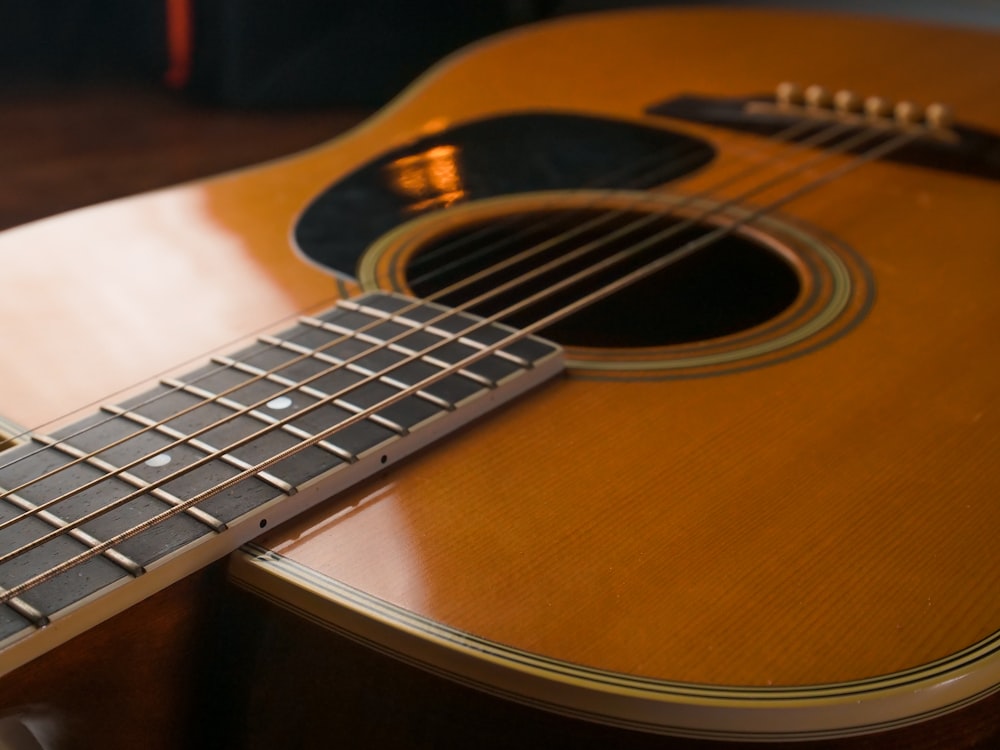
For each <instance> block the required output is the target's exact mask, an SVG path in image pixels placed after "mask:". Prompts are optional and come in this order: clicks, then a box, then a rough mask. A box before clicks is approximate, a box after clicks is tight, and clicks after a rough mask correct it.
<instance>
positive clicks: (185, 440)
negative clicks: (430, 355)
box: [0, 123, 870, 530]
mask: <svg viewBox="0 0 1000 750" xmlns="http://www.w3.org/2000/svg"><path fill="white" fill-rule="evenodd" d="M811 125H812V126H813V127H815V123H811ZM821 127H822V126H821ZM844 127H846V126H844V125H843V124H842V123H837V124H836V125H835V126H834V127H833V128H828V129H827V130H826V131H821V132H820V133H818V134H816V135H818V136H824V135H825V137H821V138H816V137H813V138H810V139H807V140H806V141H803V142H798V143H796V144H795V148H794V149H792V150H793V151H794V152H795V153H798V152H800V151H803V150H804V149H805V148H807V147H809V146H813V145H818V144H821V143H823V142H825V141H827V140H829V139H830V138H831V137H834V136H836V135H838V134H839V133H840V132H841V131H842V130H843V129H844ZM808 129H809V128H805V130H808ZM798 130H799V127H798V126H794V127H793V128H789V129H788V132H787V135H789V136H792V135H794V134H796V132H797V131H798ZM863 135H865V137H870V134H863ZM851 145H852V144H851V143H847V144H841V147H842V148H848V147H850V146H851ZM831 153H832V152H831ZM828 156H829V154H821V155H820V156H819V157H818V158H819V159H820V160H822V159H825V158H828ZM785 157H787V154H786V153H782V154H779V155H778V156H776V157H774V158H772V159H771V160H770V161H772V162H774V161H778V162H780V161H781V160H783V159H784V160H785V161H787V158H785ZM802 168H804V167H803V165H800V167H799V170H801V169H802ZM758 170H759V165H758V166H756V167H750V168H748V169H746V170H743V171H742V172H740V173H738V174H737V175H734V176H733V177H732V178H729V179H725V180H722V181H720V182H719V183H717V184H716V185H713V186H711V187H710V188H708V189H706V190H704V191H701V192H699V193H695V194H694V195H692V196H689V197H688V201H694V200H696V199H698V198H700V197H703V196H704V195H706V194H710V193H711V192H712V191H714V190H716V189H719V188H721V187H723V186H726V185H727V184H729V183H731V182H733V181H734V180H736V179H741V178H743V177H745V176H747V174H748V173H752V172H755V171H758ZM772 182H773V181H772ZM769 184H770V183H769ZM748 194H749V193H745V194H743V195H741V196H737V198H735V199H732V201H731V202H732V203H736V202H738V201H740V200H742V199H744V198H746V197H747V195H748ZM682 205H683V204H682ZM707 213H711V212H706V214H707ZM690 223H695V222H694V221H692V222H690ZM681 229H683V227H681ZM678 231H679V230H678ZM672 234H673V233H668V235H670V236H672ZM668 235H664V236H668ZM542 247H544V243H543V245H542V246H536V247H535V248H534V250H536V251H540V250H541V249H542ZM592 249H594V245H593V244H592V245H590V246H587V247H586V248H585V250H586V251H589V250H592ZM531 252H532V248H529V249H528V251H526V253H527V254H531ZM579 254H580V253H577V254H576V255H577V256H578V255H579ZM498 265H499V266H502V265H504V264H498ZM487 270H490V269H487ZM534 270H535V271H537V270H538V269H534ZM529 278H530V276H529ZM515 281H516V280H515ZM461 285H462V282H459V283H458V284H456V285H453V286H452V287H449V288H448V289H444V290H440V291H439V292H438V293H436V294H435V295H431V296H430V297H428V299H429V300H431V301H433V300H435V299H437V298H439V297H440V296H442V295H444V294H447V293H450V292H451V291H453V290H454V289H455V288H460V287H461ZM509 286H511V284H510V283H509V284H507V285H506V287H505V288H507V287H509ZM480 301H482V299H481V298H479V299H477V300H474V301H470V302H466V303H464V304H462V305H460V306H458V307H453V308H452V309H451V310H449V311H448V312H446V313H442V315H440V316H438V317H437V318H432V319H431V320H429V321H426V322H425V323H423V324H422V325H421V326H419V327H418V330H422V329H426V328H428V327H430V326H433V325H434V324H435V323H437V322H439V321H440V320H441V319H443V318H445V317H447V316H449V315H451V314H453V313H454V312H461V311H464V310H466V309H467V308H468V307H470V306H471V305H472V304H475V303H478V302H480ZM419 305H420V302H415V303H414V305H411V306H409V307H404V308H402V309H401V310H397V311H395V312H394V313H393V315H392V316H390V317H393V318H396V317H399V316H401V315H402V314H403V313H405V312H407V311H409V310H412V309H414V307H418V306H419ZM378 324H379V322H378V321H373V322H372V323H371V324H369V325H367V326H363V327H362V328H360V329H359V330H358V331H356V332H354V334H353V335H356V334H357V333H361V332H363V331H365V330H370V329H371V328H373V327H375V326H377V325H378ZM409 333H410V332H406V333H403V334H400V335H398V336H396V337H394V338H390V339H389V340H387V341H384V342H382V345H383V346H388V345H391V344H393V343H396V342H398V341H399V340H401V339H403V338H405V337H406V336H407V335H409ZM348 338H351V336H343V337H341V338H339V339H336V340H334V341H331V342H328V344H326V345H324V346H323V347H321V348H320V349H317V350H316V352H322V351H323V350H325V349H328V348H330V347H332V346H335V345H336V344H338V343H342V342H343V341H345V340H347V339H348ZM371 353H372V351H367V350H366V351H363V352H360V353H359V354H358V355H356V356H354V357H350V358H348V359H347V360H344V361H343V362H341V363H340V364H339V365H337V366H335V367H333V368H330V369H328V370H326V371H322V372H318V373H315V374H314V375H312V376H310V377H309V378H306V379H305V380H303V381H301V382H298V383H296V384H294V385H292V386H288V387H286V388H284V389H282V390H279V391H277V392H275V393H272V394H270V395H269V396H268V397H267V398H265V399H261V400H259V401H257V402H255V403H253V404H251V405H249V406H245V407H244V408H242V409H239V410H234V411H232V412H231V413H228V414H227V415H226V416H225V417H224V418H222V419H220V420H218V421H216V422H214V423H211V424H208V425H204V426H203V427H201V428H199V429H197V430H195V431H194V432H193V433H189V434H186V435H184V436H183V437H181V438H177V439H176V440H174V441H173V442H172V443H169V444H168V445H166V446H163V447H162V448H161V449H160V451H159V452H161V453H162V452H166V451H168V450H170V449H172V448H174V447H176V446H177V445H182V444H190V441H192V440H194V439H195V438H198V437H200V436H201V435H203V434H205V433H207V432H210V431H211V430H213V429H216V428H217V427H219V426H221V425H222V424H224V423H226V422H229V421H232V420H233V419H236V418H237V417H240V416H245V415H247V414H248V413H250V412H252V411H253V410H255V409H257V408H259V407H261V406H263V405H265V404H266V403H268V402H269V401H270V399H273V398H275V397H277V396H281V395H287V394H288V393H294V392H295V391H296V390H299V389H301V387H302V386H304V385H308V384H309V383H311V382H313V381H315V380H317V379H319V378H322V377H324V376H325V375H327V374H329V372H331V371H332V370H334V369H337V368H343V367H344V366H346V365H349V364H352V363H354V362H356V361H357V360H359V359H362V358H364V357H365V356H368V355H370V354H371ZM312 356H314V353H313V352H308V353H304V354H302V355H301V356H300V357H296V358H294V359H293V360H291V361H289V362H284V363H282V364H281V365H279V366H277V367H275V368H272V369H271V370H269V371H267V372H265V373H261V374H260V375H258V376H256V377H253V378H251V379H249V380H246V381H242V382H241V383H239V384H237V385H234V386H232V387H231V388H229V389H226V390H224V391H222V392H221V393H218V394H215V395H213V396H212V397H211V398H206V399H204V400H203V401H201V402H196V403H193V404H191V405H190V406H189V407H186V408H185V409H183V410H181V411H179V412H176V413H172V414H171V415H170V417H168V418H167V419H165V420H161V421H159V422H156V423H154V424H152V425H148V426H145V427H144V428H143V429H140V430H138V431H137V432H134V433H129V434H128V435H126V436H123V437H122V438H120V439H119V440H117V441H114V442H112V443H110V444H107V445H104V446H102V447H101V448H100V449H98V450H97V451H93V452H91V453H85V454H83V455H80V456H77V457H75V458H74V459H73V460H71V461H70V462H68V463H65V464H62V465H60V466H58V467H55V468H54V469H52V470H50V471H49V472H47V473H46V474H44V475H42V476H40V477H35V478H33V479H31V480H29V481H28V482H25V483H23V484H22V485H19V486H17V487H14V488H12V489H10V490H7V491H6V493H4V494H0V499H2V498H3V497H4V496H5V494H14V493H16V492H19V491H20V490H22V489H23V488H25V487H27V486H30V485H31V484H34V483H37V482H38V481H41V480H42V479H43V478H46V477H47V476H51V475H54V474H58V473H60V472H61V471H63V470H65V469H66V468H68V467H69V466H72V465H75V464H77V463H81V462H84V461H87V460H88V459H92V458H94V457H95V456H96V455H97V454H98V453H101V452H104V451H107V450H109V449H111V448H113V447H115V446H117V445H120V444H122V443H124V442H127V441H128V440H131V439H132V438H134V437H135V436H137V435H140V434H142V433H144V432H146V431H148V430H152V429H156V428H157V427H162V426H163V425H164V424H165V423H166V422H167V421H170V420H174V419H177V418H178V417H179V416H182V415H183V414H186V413H188V412H190V411H193V410H194V409H197V408H199V407H201V406H203V405H205V404H208V403H218V402H219V400H220V399H222V398H224V397H225V396H226V395H228V394H231V393H232V392H234V391H236V390H239V389H240V388H243V387H245V386H246V385H248V384H249V383H251V382H257V381H258V380H259V379H262V378H266V377H267V376H268V375H271V374H274V373H275V372H277V371H278V370H281V369H285V368H287V367H288V366H290V364H292V363H294V362H298V361H301V360H303V359H305V358H309V357H312ZM214 372H217V371H214ZM210 374H211V373H210ZM377 375H378V377H379V378H381V377H383V376H384V373H383V372H379V373H377ZM195 382H196V381H195ZM365 382H366V381H365ZM359 385H360V384H359V383H355V384H353V385H352V387H351V388H348V389H344V390H343V391H340V392H338V393H336V394H333V395H331V396H329V397H328V399H327V400H326V402H329V401H334V402H335V401H336V400H337V399H339V398H340V397H341V396H343V395H345V394H347V393H349V392H350V391H351V390H353V389H356V388H357V387H359ZM180 387H181V386H178V388H180ZM320 405H322V404H315V405H314V406H315V407H317V408H318V407H319V406H320ZM133 408H135V407H133ZM302 413H303V412H301V411H300V412H297V415H301V414H302ZM115 416H118V415H112V416H111V417H109V418H108V420H105V421H110V420H112V419H114V418H115ZM280 426H281V425H275V426H274V427H275V428H280ZM67 439H69V438H62V439H61V440H60V441H59V442H62V443H65V441H66V440H67ZM53 447H54V446H52V445H45V446H43V447H42V448H40V449H39V451H41V450H44V449H46V448H53ZM235 447H238V446H235V445H233V444H229V445H228V446H225V449H228V450H232V449H233V448H235ZM225 449H224V450H225ZM148 458H150V456H149V455H144V456H140V457H138V458H136V459H134V460H132V461H130V462H128V463H125V464H123V465H121V466H118V467H116V468H115V469H114V470H113V471H111V472H106V473H104V474H102V475H100V476H97V477H95V478H94V479H92V480H90V481H89V482H87V483H85V484H83V485H81V486H78V487H76V488H74V489H73V490H70V491H67V492H65V493H63V494H62V495H60V496H57V497H55V498H50V499H49V500H48V501H45V502H44V503H42V504H41V505H39V506H37V507H36V508H34V509H32V510H31V511H29V512H26V513H23V514H20V515H18V516H15V517H13V518H11V519H8V520H7V521H4V522H2V523H0V530H3V529H5V528H7V527H8V526H11V525H14V524H15V523H17V522H18V521H19V520H21V519H22V518H23V517H27V516H30V515H33V514H35V513H40V512H42V511H45V510H47V509H48V508H51V507H53V506H54V505H56V504H58V503H60V502H63V501H64V500H66V499H68V498H69V497H72V496H73V495H75V494H79V493H80V492H83V491H85V490H87V489H90V488H92V487H94V486H96V485H97V484H100V483H101V482H102V481H104V480H105V479H109V478H112V477H114V476H118V475H120V474H123V473H124V472H126V471H128V470H129V469H131V468H134V467H135V466H138V465H139V464H140V463H142V462H143V461H145V460H147V459H148ZM189 470H190V469H189ZM105 510H110V508H107V509H105Z"/></svg>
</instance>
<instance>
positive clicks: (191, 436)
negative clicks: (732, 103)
mask: <svg viewBox="0 0 1000 750" xmlns="http://www.w3.org/2000/svg"><path fill="white" fill-rule="evenodd" d="M850 145H851V144H842V147H843V148H847V147H849V146H850ZM820 158H826V155H821V157H820ZM814 161H815V160H814ZM738 200H740V198H737V199H735V200H734V202H735V201H738ZM418 304H419V303H418ZM461 309H463V308H456V310H461ZM398 312H399V311H397V314H398ZM449 314H451V312H449V313H446V314H445V315H449ZM432 322H433V321H432ZM432 322H431V323H427V324H425V325H430V324H432ZM397 338H398V337H397ZM391 342H392V339H390V341H389V342H384V344H388V343H391ZM370 353H371V352H370V351H365V352H362V353H360V355H358V357H354V358H352V359H350V360H347V362H345V363H342V364H341V365H339V367H343V366H344V364H346V363H349V362H351V361H352V360H354V359H357V358H359V357H360V356H365V355H368V354H370ZM287 366H288V365H287V363H284V364H283V365H282V366H281V367H279V368H275V370H277V369H282V368H284V367H287ZM331 369H336V368H331ZM323 374H324V373H317V374H316V375H315V376H314V377H312V378H309V379H307V380H306V381H304V382H303V383H299V384H297V385H295V386H291V387H289V388H287V389H285V390H284V391H281V392H280V393H289V392H293V391H295V390H296V389H298V388H301V386H302V385H306V384H308V383H309V382H311V381H312V380H314V379H316V378H318V377H321V376H322V375H323ZM377 375H378V376H382V375H384V373H381V372H380V373H377ZM362 382H367V381H362ZM245 385H246V383H245V382H244V383H241V384H240V385H238V386H234V388H233V389H230V390H235V389H238V388H240V387H244V386H245ZM359 385H360V383H355V384H353V386H352V387H351V388H348V389H345V390H343V391H341V392H339V393H337V394H333V395H332V396H330V397H328V398H327V399H325V400H324V402H329V401H331V400H335V399H337V398H339V397H340V396H342V395H344V394H346V393H348V392H350V390H352V389H354V388H357V387H359ZM275 395H279V394H271V396H270V398H273V397H274V396H275ZM219 398H221V394H217V395H216V396H215V397H213V398H211V399H206V401H205V402H204V403H208V402H212V401H217V400H218V399H219ZM266 401H267V400H266V399H265V400H262V401H259V402H257V403H256V404H254V405H252V406H249V407H246V408H244V409H242V410H239V411H237V412H234V413H231V414H228V415H227V417H226V418H224V419H222V420H219V421H218V422H216V423H214V424H210V425H207V426H205V427H203V428H202V429H200V430H198V431H196V432H194V433H192V434H189V435H186V436H185V437H184V438H181V439H178V440H176V441H175V442H174V443H172V444H171V445H170V446H168V447H173V446H174V445H177V444H182V443H188V442H189V441H190V440H193V439H194V438H196V437H198V436H199V435H201V434H204V433H205V432H207V431H209V430H211V429H214V428H215V427H217V426H218V425H219V424H221V423H223V422H226V421H229V420H231V419H234V418H236V417H237V416H240V415H242V414H246V413H247V412H249V411H252V410H253V409H255V408H256V407H258V406H260V405H262V404H264V403H266ZM198 405H199V404H195V405H193V407H196V406H198ZM320 405H321V404H314V405H313V406H314V407H318V406H320ZM302 413H303V412H302V411H300V412H297V413H296V416H300V415H301V414H302ZM177 416H178V415H177V414H174V415H172V416H171V417H170V419H176V417H177ZM161 424H162V423H161ZM280 426H281V425H274V426H273V427H272V428H270V429H274V428H277V427H280ZM262 432H263V431H262ZM135 434H138V433H132V434H131V435H129V436H128V437H127V438H126V439H128V438H131V437H133V436H134V435H135ZM109 447H110V446H103V447H102V448H101V449H100V450H99V451H98V452H101V451H105V450H108V448H109ZM235 447H238V446H236V445H232V444H231V445H229V446H227V448H228V449H229V450H232V449H233V448H235ZM166 449H167V448H162V449H161V452H162V451H163V450H166ZM221 452H224V451H220V453H221ZM94 455H96V454H91V455H90V456H89V457H91V458H92V457H93V456H94ZM148 457H149V456H143V457H140V458H139V459H137V460H135V461H133V462H130V463H128V464H125V465H124V466H121V467H118V468H117V469H116V470H115V471H114V472H110V473H107V474H106V475H103V476H100V477H97V478H95V479H94V480H93V481H91V482H89V483H87V484H85V485H83V486H81V487H77V488H75V489H74V490H72V491H70V492H67V493H64V495H61V496H59V497H56V498H53V499H51V500H50V501H48V502H46V503H45V504H43V505H41V506H38V507H37V508H36V509H35V512H40V511H43V510H45V509H47V508H49V507H51V506H53V505H55V504H57V503H59V502H62V501H63V500H65V499H67V498H68V497H70V496H72V495H74V494H77V493H79V492H82V491H84V490H85V489H89V488H90V487H92V486H95V485H96V484H99V483H100V482H101V481H103V480H104V479H107V478H110V477H112V476H117V475H118V474H120V473H123V472H124V471H127V470H128V469H129V468H132V467H134V466H136V465H138V464H139V463H141V462H142V461H143V460H145V459H147V458H148ZM84 458H87V456H84ZM64 467H65V465H64V466H63V467H60V468H64ZM191 468H192V467H188V468H187V471H190V470H191ZM34 481H38V480H37V479H36V480H34ZM164 481H167V480H164ZM25 486H26V485H25ZM146 489H150V488H146ZM10 492H13V490H11V491H10ZM123 502H124V499H123ZM110 509H111V507H107V508H104V509H101V511H100V512H101V513H103V512H107V511H108V510H110ZM27 515H31V514H30V513H27V514H23V516H27ZM21 518H22V516H17V517H15V518H12V519H9V520H8V521H7V522H4V523H3V524H0V529H3V528H6V527H7V526H8V525H12V524H14V523H16V522H17V521H19V520H21Z"/></svg>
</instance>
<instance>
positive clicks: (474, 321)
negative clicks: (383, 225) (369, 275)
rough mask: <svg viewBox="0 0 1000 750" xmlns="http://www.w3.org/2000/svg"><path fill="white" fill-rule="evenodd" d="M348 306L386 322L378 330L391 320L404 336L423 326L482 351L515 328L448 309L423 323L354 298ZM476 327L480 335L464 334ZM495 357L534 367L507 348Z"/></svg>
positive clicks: (476, 332)
mask: <svg viewBox="0 0 1000 750" xmlns="http://www.w3.org/2000/svg"><path fill="white" fill-rule="evenodd" d="M344 307H346V308H347V309H348V310H355V311H357V312H359V313H363V314H365V315H369V316H371V317H372V318H377V319H380V320H382V321H384V322H383V323H379V324H378V325H377V326H376V327H375V330H377V331H383V330H386V327H387V326H389V325H390V321H391V322H392V323H395V324H396V325H395V328H396V329H397V333H396V334H394V335H402V334H404V333H408V332H411V331H412V330H413V329H416V328H419V329H421V330H423V331H425V332H427V333H431V334H433V335H435V336H439V337H440V338H442V339H454V341H456V342H457V343H459V344H462V345H463V346H467V347H472V348H473V349H478V350H479V351H484V350H485V349H487V348H488V347H489V346H491V345H492V344H495V343H497V342H498V341H502V340H503V339H504V338H505V337H506V336H507V335H508V334H509V333H510V332H511V329H504V328H502V327H501V326H481V325H480V319H479V318H475V317H473V316H471V315H462V313H458V312H454V311H446V310H445V308H441V309H442V312H443V313H444V314H443V315H440V316H437V317H436V318H429V319H425V320H424V321H423V322H421V321H419V320H417V319H415V318H409V317H407V316H405V315H399V316H397V315H394V314H393V313H392V312H390V311H387V310H382V309H380V308H378V307H373V306H371V305H363V304H358V303H357V302H353V301H351V300H346V301H345V303H344ZM431 321H433V322H431ZM472 329H475V334H476V338H471V337H470V336H468V335H463V334H470V333H471V332H472ZM388 330H392V328H391V327H390V328H388ZM375 338H376V340H378V339H379V338H381V336H379V335H376V337H375ZM385 340H388V339H387V338H383V339H382V341H385ZM494 356H496V357H500V358H501V359H506V360H508V361H510V362H512V363H513V364H514V365H516V366H517V367H520V368H528V367H531V360H530V359H525V358H524V357H521V356H518V355H517V354H515V353H513V352H510V351H506V350H504V349H497V350H496V351H495V352H494Z"/></svg>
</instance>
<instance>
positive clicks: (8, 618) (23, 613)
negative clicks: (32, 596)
mask: <svg viewBox="0 0 1000 750" xmlns="http://www.w3.org/2000/svg"><path fill="white" fill-rule="evenodd" d="M6 593H7V590H6V589H5V588H3V587H2V586H0V596H2V595H4V594H6ZM6 605H7V607H9V609H6V608H4V609H0V638H2V637H3V636H4V635H7V634H8V633H14V632H17V631H18V630H20V629H21V626H20V624H19V621H18V620H17V618H16V617H13V616H12V615H19V616H20V617H22V618H24V619H25V620H27V621H28V622H29V623H31V624H32V625H34V626H35V627H36V628H44V627H45V626H46V625H48V624H49V618H48V616H46V615H44V614H42V613H41V612H39V611H38V609H36V608H35V607H32V606H31V605H30V604H28V603H27V602H26V601H24V599H22V598H21V597H19V596H12V597H10V598H9V599H8V600H7V602H6ZM11 624H13V625H14V627H10V625H11Z"/></svg>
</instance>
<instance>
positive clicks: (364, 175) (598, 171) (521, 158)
mask: <svg viewBox="0 0 1000 750" xmlns="http://www.w3.org/2000/svg"><path fill="white" fill-rule="evenodd" d="M714 154H715V151H714V149H713V148H712V147H711V146H710V145H709V144H708V143H707V142H705V141H701V140H698V139H695V138H690V137H688V136H685V135H681V134H678V133H674V132H670V131H667V130H663V129H659V128H654V127H647V126H643V125H638V124H635V123H632V122H626V121H621V120H610V119H601V118H595V117H589V116H582V115H573V114H555V113H522V114H510V115H504V116H501V117H493V118H489V119H484V120H476V121H472V122H466V123H462V124H459V125H456V126H454V127H451V128H448V129H446V130H443V131H441V132H439V133H435V134H434V135H431V136H427V137H424V138H420V139H419V140H416V141H414V142H412V143H410V144H408V145H406V146H403V147H400V148H396V149H393V150H392V151H388V152H386V153H385V154H382V155H381V156H379V157H378V158H376V159H374V160H372V161H370V162H368V163H367V164H365V165H364V166H362V167H361V168H359V169H357V170H355V171H354V172H352V173H351V174H349V175H347V176H346V177H344V178H343V179H341V180H338V181H337V182H336V183H334V184H332V185H331V186H330V187H328V188H327V189H326V190H324V191H323V192H322V193H321V194H320V195H319V196H317V197H316V198H315V200H313V202H312V203H311V204H310V205H309V206H308V207H307V208H306V210H305V211H304V212H303V214H302V216H301V217H300V219H299V221H298V222H297V224H296V226H295V230H294V236H295V241H296V243H297V244H298V246H299V248H300V249H301V250H302V252H303V253H305V254H306V256H308V257H309V258H310V259H311V260H313V261H315V262H316V263H318V264H320V265H322V266H325V267H327V268H329V269H331V270H334V271H337V272H339V273H341V274H346V275H348V276H354V275H355V267H356V265H357V261H358V259H359V258H360V256H361V254H362V253H363V252H364V250H365V248H367V247H368V246H369V245H370V244H371V243H372V242H373V241H374V240H376V239H377V238H378V237H380V236H381V235H382V234H384V233H385V232H387V231H389V230H391V229H393V228H395V227H396V226H398V225H399V224H401V223H403V222H404V221H406V220H408V219H412V218H415V217H416V216H419V215H422V214H424V213H427V212H429V211H434V210H439V209H440V208H441V207H443V206H444V205H447V204H448V202H449V201H453V200H462V201H468V200H475V199H481V198H492V197H496V196H501V195H510V194H514V193H524V192H531V191H544V190H573V189H580V188H605V187H617V188H630V189H640V190H641V189H645V188H649V187H651V186H653V185H657V184H662V183H664V182H669V181H670V180H674V179H677V178H678V177H681V176H683V175H685V174H688V173H690V172H692V171H694V170H696V169H698V168H700V167H702V166H704V165H705V164H707V163H708V162H710V161H711V160H712V158H713V157H714Z"/></svg>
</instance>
